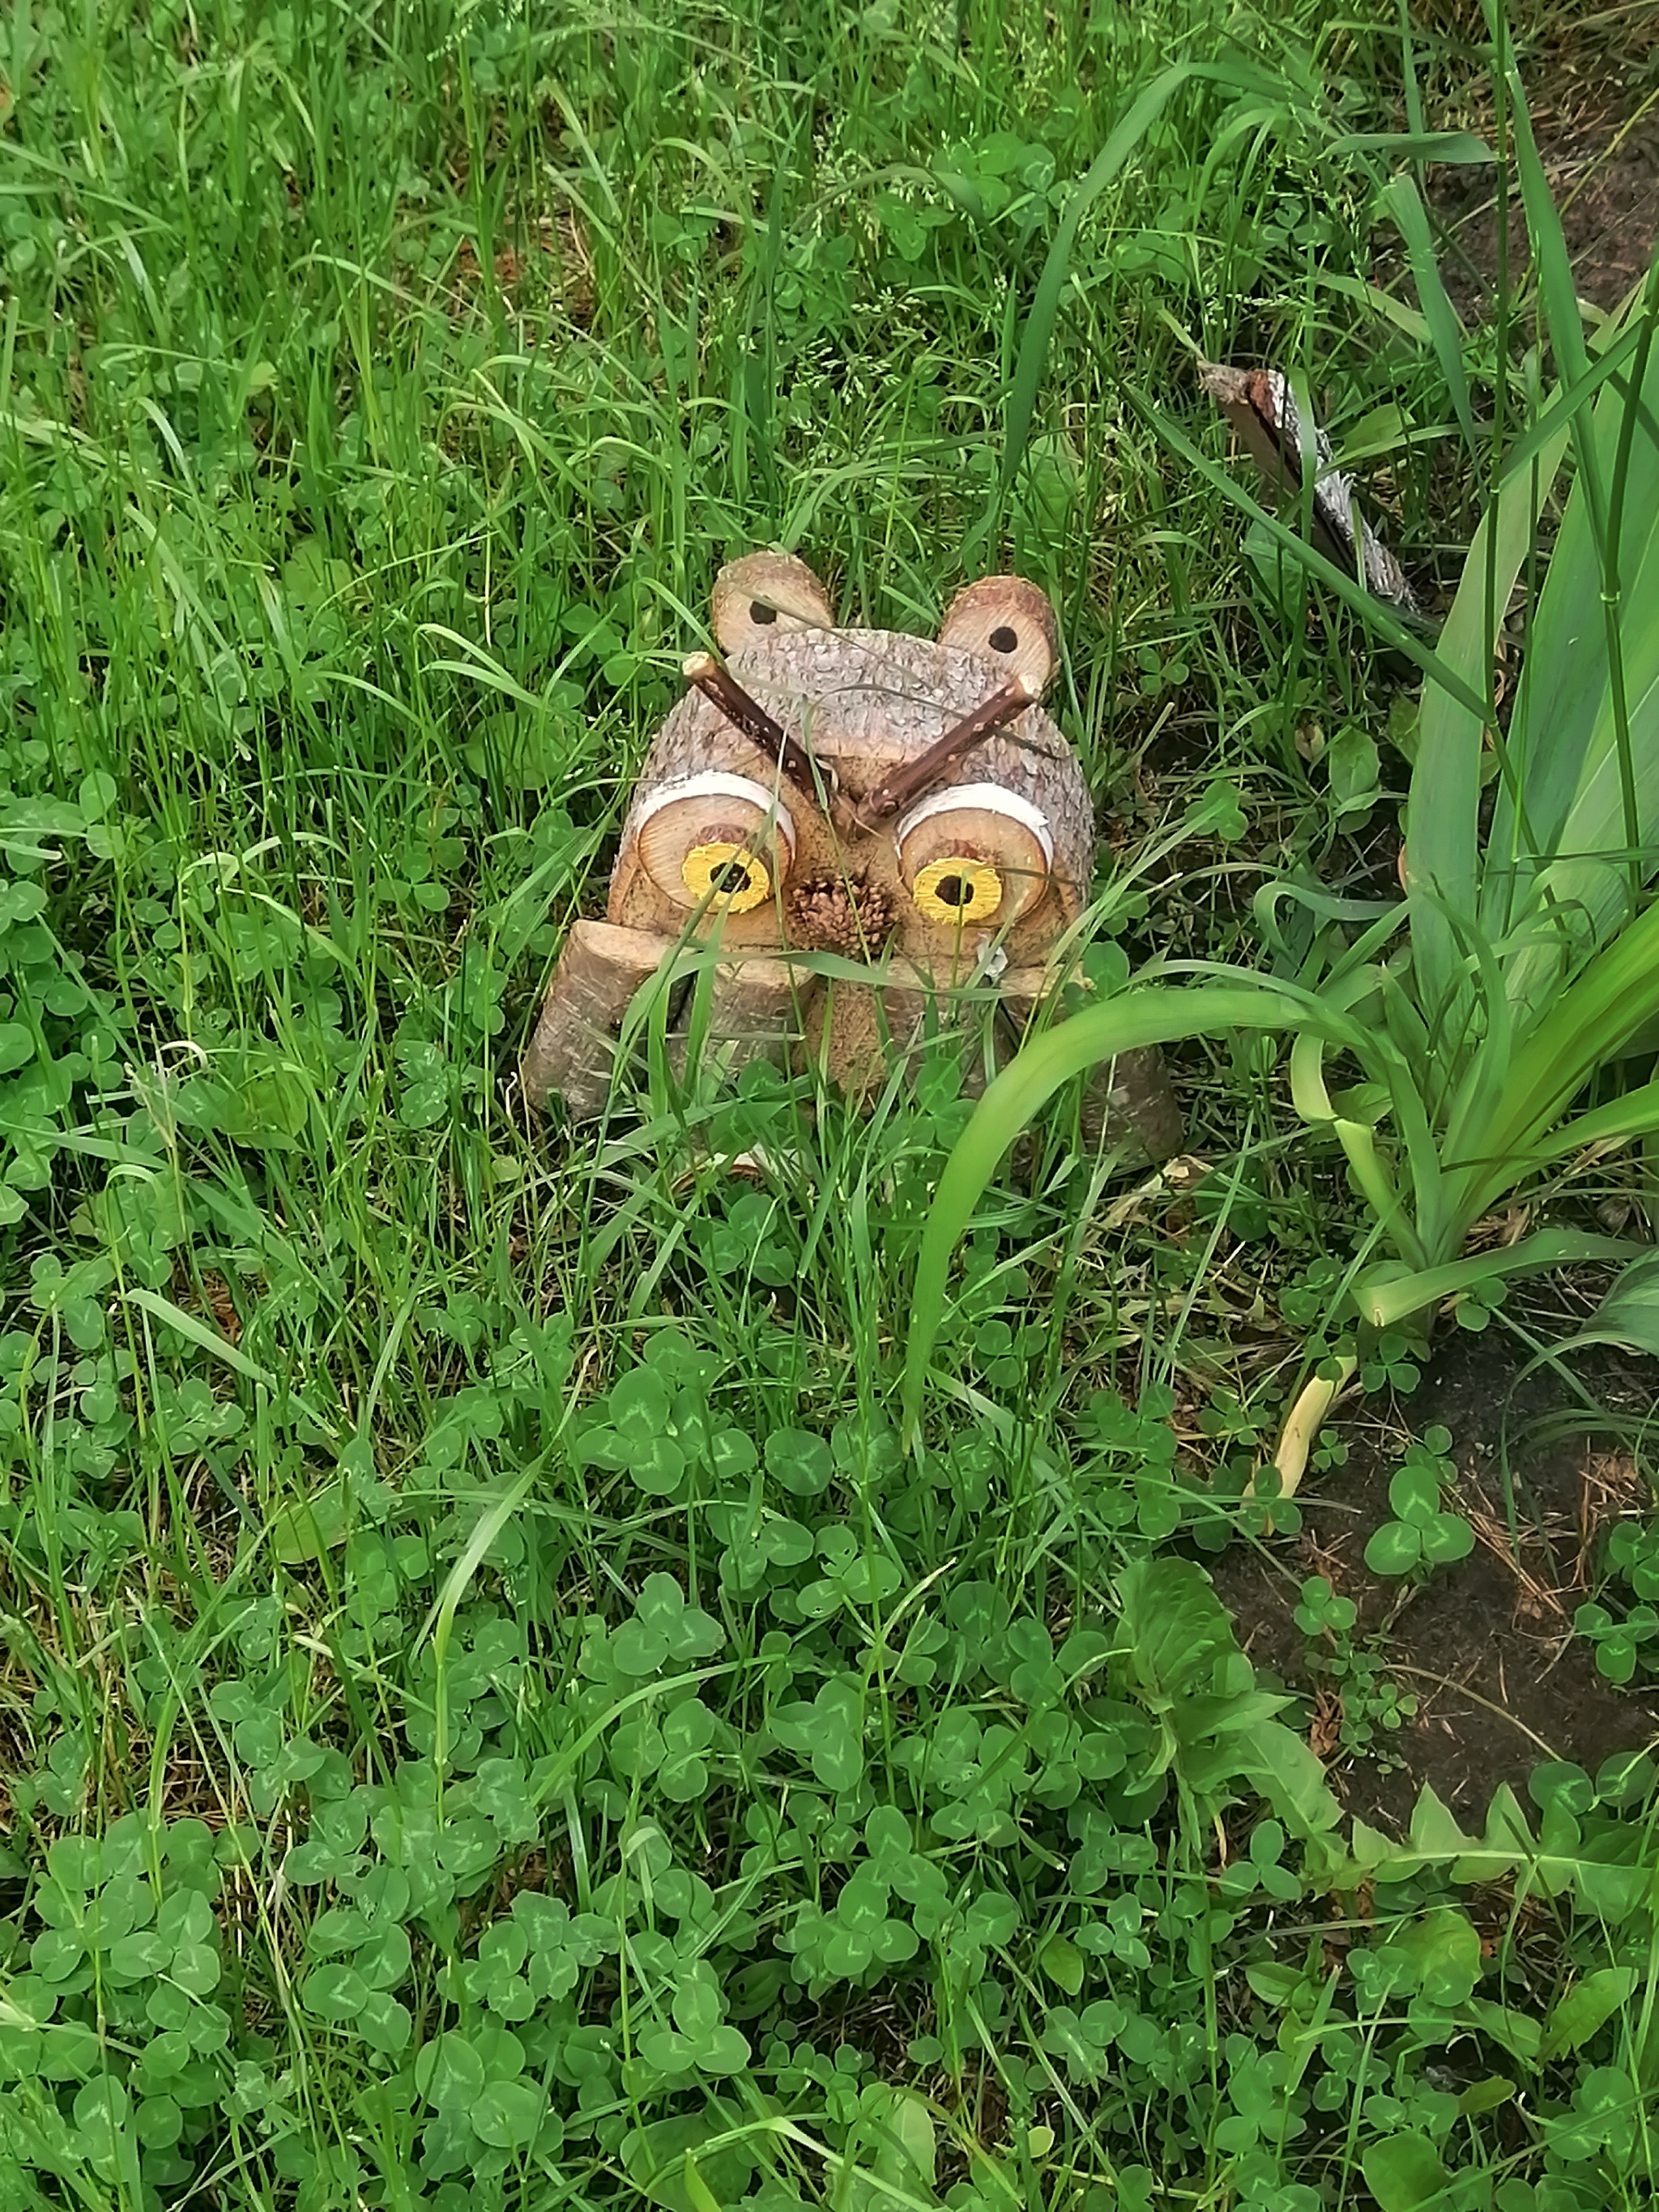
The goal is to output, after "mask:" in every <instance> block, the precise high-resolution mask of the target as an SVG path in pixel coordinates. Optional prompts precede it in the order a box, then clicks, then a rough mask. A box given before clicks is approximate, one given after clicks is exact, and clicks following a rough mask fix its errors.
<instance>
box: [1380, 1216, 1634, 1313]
mask: <svg viewBox="0 0 1659 2212" xmlns="http://www.w3.org/2000/svg"><path fill="white" fill-rule="evenodd" d="M1641 1250H1642V1247H1641V1246H1640V1245H1639V1244H1632V1243H1631V1242H1630V1241H1629V1239H1628V1238H1626V1237H1592V1236H1589V1235H1588V1234H1586V1233H1584V1232H1583V1231H1579V1230H1576V1229H1541V1230H1540V1231H1538V1233H1537V1235H1536V1236H1534V1237H1522V1239H1521V1241H1520V1243H1518V1244H1510V1245H1506V1246H1504V1248H1503V1249H1501V1250H1498V1251H1494V1252H1478V1253H1476V1254H1475V1255H1474V1257H1473V1258H1471V1259H1468V1260H1453V1261H1449V1262H1448V1264H1447V1265H1446V1266H1445V1267H1424V1268H1420V1269H1419V1270H1418V1272H1417V1273H1414V1274H1408V1275H1395V1274H1390V1275H1387V1276H1381V1275H1378V1276H1374V1277H1371V1278H1370V1279H1364V1278H1362V1279H1361V1280H1360V1281H1359V1282H1358V1284H1356V1285H1355V1286H1354V1299H1355V1303H1356V1304H1358V1308H1359V1310H1360V1312H1361V1313H1362V1314H1363V1315H1364V1318H1365V1319H1366V1320H1367V1321H1368V1322H1370V1324H1371V1327H1372V1328H1393V1327H1394V1326H1395V1324H1396V1323H1397V1322H1402V1321H1407V1320H1409V1319H1410V1317H1411V1316H1412V1315H1413V1314H1417V1313H1421V1312H1422V1310H1424V1308H1425V1306H1432V1305H1438V1304H1439V1303H1440V1301H1441V1300H1442V1299H1443V1298H1449V1297H1455V1295H1456V1293H1457V1292H1458V1291H1467V1290H1469V1289H1472V1288H1473V1286H1474V1285H1475V1284H1476V1283H1484V1282H1489V1281H1490V1280H1491V1279H1492V1277H1493V1276H1494V1275H1501V1276H1504V1277H1505V1278H1507V1277H1509V1276H1511V1275H1538V1274H1542V1273H1544V1272H1545V1271H1546V1270H1547V1269H1548V1268H1551V1267H1571V1266H1574V1265H1583V1263H1584V1262H1585V1261H1607V1260H1629V1259H1632V1258H1633V1257H1635V1256H1636V1255H1638V1254H1639V1253H1640V1252H1641Z"/></svg>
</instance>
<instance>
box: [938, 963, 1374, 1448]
mask: <svg viewBox="0 0 1659 2212" xmlns="http://www.w3.org/2000/svg"><path fill="white" fill-rule="evenodd" d="M1321 1017H1322V1018H1324V1019H1325V1020H1326V1021H1328V1023H1329V1024H1330V1025H1331V1026H1332V1028H1333V1030H1342V1031H1344V1032H1346V1024H1340V1021H1339V1018H1338V1017H1336V1016H1335V1015H1334V1014H1323V1010H1322V1009H1319V1008H1318V1007H1317V1006H1316V1004H1315V1002H1313V1001H1310V1000H1308V999H1306V998H1305V997H1304V996H1303V994H1300V993H1294V992H1291V991H1285V990H1275V989H1273V988H1271V987H1267V986H1265V985H1262V984H1259V983H1255V982H1251V981H1240V982H1239V983H1237V984H1200V985H1198V986H1197V987H1195V988H1194V989H1191V990H1168V989H1163V988H1159V987H1155V986H1154V987H1149V988H1145V989H1142V990H1139V991H1130V992H1127V993H1126V994H1124V995H1123V996H1122V997H1121V998H1118V999H1112V1000H1108V1001H1107V1002H1106V1004H1105V1005H1103V1006H1091V1007H1090V1008H1089V1009H1088V1010H1087V1011H1086V1012H1084V1013H1080V1014H1074V1015H1073V1017H1072V1018H1071V1019H1070V1020H1069V1021H1066V1022H1062V1023H1061V1024H1060V1025H1059V1026H1058V1027H1057V1028H1055V1029H1053V1030H1049V1031H1048V1034H1047V1036H1042V1037H1039V1038H1038V1039H1037V1040H1036V1042H1035V1043H1032V1044H1029V1045H1027V1046H1026V1047H1025V1048H1024V1051H1023V1052H1021V1053H1018V1054H1016V1056H1015V1057H1014V1059H1013V1060H1011V1061H1010V1062H1009V1064H1008V1066H1006V1068H1004V1070H1003V1071H1002V1073H1001V1074H1000V1075H999V1076H998V1077H997V1078H996V1079H995V1081H994V1082H993V1083H992V1084H991V1085H989V1086H988V1087H987V1090H986V1092H985V1095H984V1097H982V1098H981V1100H980V1102H979V1104H978V1105H977V1106H976V1107H975V1109H974V1115H973V1119H972V1120H971V1121H969V1124H968V1127H966V1129H964V1130H963V1133H962V1135H961V1136H960V1138H958V1139H957V1145H956V1148H955V1150H954V1151H953V1152H951V1157H950V1158H949V1159H948V1160H947V1161H946V1162H945V1171H944V1173H943V1174H942V1175H941V1176H940V1177H939V1188H938V1190H937V1191H936V1192H935V1194H934V1196H933V1206H932V1207H931V1208H930V1209H929V1212H928V1215H927V1227H926V1229H925V1230H924V1231H923V1232H922V1239H921V1252H920V1254H919V1255H918V1257H917V1261H916V1275H915V1291H914V1294H913V1296H912V1298H911V1302H910V1312H909V1316H908V1321H907V1322H906V1326H905V1347H904V1376H903V1382H902V1387H901V1391H900V1422H901V1428H902V1433H903V1434H904V1436H905V1437H907V1438H910V1437H914V1435H915V1428H916V1425H917V1422H918V1420H919V1419H920V1417H921V1395H922V1391H923V1389H924V1388H925V1386H926V1383H927V1361H928V1357H929V1355H930V1354H931V1352H932V1351H933V1346H934V1343H935V1342H936V1341H937V1339H938V1336H939V1325H940V1323H941V1322H942V1321H943V1319H944V1317H945V1304H946V1297H945V1292H946V1284H947V1279H948V1274H949V1269H950V1263H951V1253H952V1252H953V1251H954V1250H955V1249H956V1248H957V1243H958V1242H959V1241H960V1239H961V1237H962V1235H963V1231H964V1230H965V1229H966V1228H967V1226H968V1223H969V1219H970V1218H971V1217H972V1214H973V1211H974V1208H975V1206H976V1205H977V1204H978V1203H979V1200H980V1198H981V1195H982V1194H983V1192H984V1190H985V1187H986V1185H987V1183H988V1182H990V1180H991V1177H992V1176H993V1175H994V1173H995V1172H996V1166H997V1163H998V1161H999V1160H1000V1159H1001V1158H1002V1156H1003V1154H1004V1153H1005V1152H1006V1151H1007V1149H1008V1147H1009V1146H1010V1145H1012V1143H1013V1141H1014V1139H1015V1138H1016V1137H1017V1136H1018V1134H1019V1133H1020V1131H1021V1130H1022V1129H1023V1128H1024V1127H1025V1125H1026V1124H1027V1122H1028V1121H1030V1120H1031V1118H1032V1116H1033V1115H1035V1114H1036V1113H1037V1112H1039V1111H1040V1110H1041V1109H1042V1107H1043V1105H1045V1104H1046V1103H1047V1102H1048V1099H1050V1098H1051V1097H1053V1096H1054V1092H1055V1091H1058V1090H1059V1088H1060V1085H1061V1084H1062V1083H1065V1082H1066V1081H1067V1080H1068V1079H1069V1078H1070V1077H1072V1076H1073V1075H1078V1074H1080V1073H1082V1071H1083V1070H1084V1069H1085V1067H1091V1066H1094V1065H1095V1064H1096V1062H1097V1061H1100V1060H1112V1059H1115V1057H1116V1055H1117V1054H1119V1053H1122V1052H1131V1051H1133V1050H1134V1049H1135V1048H1137V1047H1138V1046H1140V1045H1148V1044H1168V1043H1170V1042H1173V1041H1174V1040H1175V1039H1176V1038H1177V1037H1190V1036H1206V1035H1214V1034H1216V1033H1218V1032H1220V1033H1224V1034H1225V1033H1226V1032H1229V1031H1231V1030H1268V1031H1272V1030H1289V1029H1299V1028H1303V1027H1304V1026H1306V1025H1308V1024H1309V1023H1310V1020H1314V1019H1318V1018H1321ZM1341 1041H1342V1042H1348V1041H1349V1040H1348V1038H1347V1036H1346V1034H1344V1035H1343V1036H1342V1037H1341Z"/></svg>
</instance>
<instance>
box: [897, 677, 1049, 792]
mask: <svg viewBox="0 0 1659 2212" xmlns="http://www.w3.org/2000/svg"><path fill="white" fill-rule="evenodd" d="M1030 703H1031V695H1030V692H1029V691H1028V690H1026V689H1025V686H1024V684H1018V683H1015V684H1003V685H1002V686H1001V687H1000V689H999V690H995V691H994V692H993V693H992V694H991V696H990V697H989V698H988V699H986V700H982V701H981V703H980V704H979V705H978V706H977V707H975V709H974V711H973V713H972V714H964V715H963V718H962V720H960V721H959V722H953V723H952V724H951V727H950V728H949V729H948V730H947V731H946V732H945V735H944V736H943V737H942V738H937V739H936V740H935V741H934V743H933V744H931V745H929V746H928V748H927V751H926V752H925V753H922V754H921V755H919V756H918V757H917V758H916V759H915V760H913V761H907V762H906V763H905V764H904V766H903V767H902V768H897V769H894V771H893V773H892V774H891V775H889V776H884V777H883V779H882V781H880V782H879V783H878V785H877V786H876V787H875V789H874V790H873V791H872V793H870V795H869V797H868V798H867V799H862V800H860V805H859V812H860V815H861V816H862V817H863V818H864V819H865V820H866V822H882V821H885V819H886V818H887V817H888V816H889V815H890V814H896V813H898V812H899V811H900V810H901V809H902V808H903V807H906V806H908V805H909V804H910V802H911V801H912V799H920V798H921V794H922V793H923V792H924V791H926V790H927V788H928V787H929V786H930V785H931V784H934V783H937V782H938V781H939V778H940V776H942V775H944V773H945V769H947V768H949V767H951V764H952V763H954V762H956V761H957V760H960V758H961V757H962V756H963V753H965V752H967V751H968V750H969V748H970V747H971V746H974V745H976V744H978V743H979V742H980V740H981V738H988V737H989V736H990V734H991V732H992V731H993V730H1000V728H1001V727H1002V726H1003V724H1004V723H1005V722H1012V720H1013V719H1014V717H1015V715H1016V714H1024V711H1025V709H1026V708H1028V707H1029V706H1030Z"/></svg>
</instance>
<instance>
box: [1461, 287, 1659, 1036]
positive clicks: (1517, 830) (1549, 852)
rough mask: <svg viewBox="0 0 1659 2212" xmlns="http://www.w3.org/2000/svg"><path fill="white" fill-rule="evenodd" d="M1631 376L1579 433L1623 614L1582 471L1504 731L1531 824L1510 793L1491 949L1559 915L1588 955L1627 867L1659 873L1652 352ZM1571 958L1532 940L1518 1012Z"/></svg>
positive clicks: (1491, 880) (1658, 582) (1658, 387)
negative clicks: (1596, 466) (1611, 549)
mask: <svg viewBox="0 0 1659 2212" xmlns="http://www.w3.org/2000/svg"><path fill="white" fill-rule="evenodd" d="M1633 335H1634V337H1636V338H1638V340H1639V338H1640V337H1641V335H1642V331H1640V330H1639V329H1638V331H1636V332H1635V333H1633ZM1638 365H1639V366H1640V368H1641V369H1642V371H1643V374H1642V381H1641V385H1640V388H1639V390H1638V389H1637V388H1635V387H1634V386H1632V385H1630V384H1627V383H1626V382H1624V381H1623V380H1620V382H1619V383H1617V384H1614V385H1613V386H1610V387H1609V388H1608V389H1607V390H1605V391H1604V392H1602V393H1601V396H1600V398H1599V399H1598V400H1597V403H1596V404H1595V410H1594V421H1593V422H1592V423H1591V424H1590V425H1589V426H1588V428H1587V431H1586V440H1587V443H1588V445H1589V447H1590V449H1591V450H1593V451H1594V452H1595V453H1596V455H1597V457H1598V460H1599V462H1600V463H1601V465H1603V466H1604V467H1605V469H1606V470H1607V472H1608V474H1610V475H1613V476H1615V477H1616V480H1617V481H1618V483H1620V486H1621V491H1620V498H1619V500H1618V501H1617V502H1616V504H1617V508H1618V522H1619V538H1620V543H1619V546H1618V549H1617V556H1616V560H1615V561H1614V562H1613V570H1614V572H1615V573H1616V574H1617V575H1618V577H1619V580H1620V600H1619V604H1618V605H1617V607H1616V608H1613V609H1612V610H1611V612H1612V614H1613V617H1614V619H1615V623H1616V644H1617V650H1618V657H1619V659H1618V670H1617V674H1618V678H1619V682H1618V684H1617V686H1615V684H1614V682H1613V677H1614V672H1615V671H1614V667H1613V644H1612V642H1610V637H1609V630H1608V625H1607V619H1606V617H1607V614H1608V612H1609V610H1608V609H1607V608H1605V607H1604V605H1603V604H1602V592H1603V585H1604V575H1605V573H1606V572H1605V568H1604V562H1603V550H1604V549H1603V548H1602V547H1601V543H1600V540H1599V537H1598V525H1597V520H1596V516H1595V510H1594V507H1593V504H1592V502H1591V500H1590V498H1589V493H1588V489H1587V480H1586V479H1585V477H1583V473H1582V471H1581V474H1580V477H1579V479H1578V481H1577V483H1575V485H1574V488H1573V491H1572V495H1571V498H1570V499H1569V500H1568V502H1567V508H1566V513H1565V515H1564V517H1563V520H1562V525H1561V529H1560V532H1559V536H1558V538H1557V540H1556V543H1555V547H1554V550H1553V553H1552V555H1551V559H1550V567H1549V574H1548V575H1547V579H1546V580H1545V584H1544V588H1543V590H1542V592H1541V594H1540V597H1539V603H1538V606H1537V609H1536V611H1535V613H1534V617H1533V621H1532V624H1531V628H1530V632H1529V635H1528V647H1527V658H1526V661H1525V663H1524V665H1523V667H1522V677H1521V683H1520V685H1519V688H1518V690H1517V692H1516V703H1515V714H1514V717H1513V720H1512V722H1511V726H1510V758H1511V760H1512V762H1513V763H1514V765H1515V770H1516V777H1517V780H1518V781H1519V783H1520V786H1521V787H1522V789H1523V790H1524V792H1525V794H1526V805H1527V815H1526V821H1525V823H1521V822H1520V821H1519V820H1518V818H1517V815H1516V808H1515V805H1514V804H1513V799H1512V795H1511V794H1510V793H1509V792H1508V791H1505V792H1503V793H1500V794H1499V797H1498V805H1497V807H1496V809H1495V811H1494V814H1493V819H1492V836H1491V841H1490V845H1489V853H1490V856H1491V857H1490V859H1489V862H1488V868H1487V877H1488V881H1487V890H1486V901H1485V916H1486V927H1487V928H1488V929H1489V931H1491V932H1492V934H1493V935H1494V936H1503V935H1504V934H1505V933H1509V932H1510V931H1513V930H1515V929H1516V927H1519V926H1521V925H1522V922H1523V921H1526V920H1528V918H1529V917H1532V916H1535V915H1542V914H1544V913H1546V912H1548V911H1554V912H1556V913H1559V915H1561V916H1562V917H1563V919H1564V921H1565V922H1566V923H1567V924H1568V925H1570V927H1571V928H1572V929H1573V930H1575V931H1576V932H1577V933H1579V934H1580V936H1581V938H1587V939H1589V941H1590V942H1592V943H1594V942H1595V941H1596V940H1597V939H1601V938H1603V937H1605V936H1606V935H1607V933H1608V932H1609V930H1611V929H1612V928H1613V927H1617V925H1618V923H1619V921H1620V920H1621V919H1622V917H1623V915H1625V914H1626V912H1627V911H1628V907H1629V891H1630V883H1631V878H1632V866H1631V863H1632V859H1633V858H1635V859H1637V860H1638V868H1637V871H1636V872H1637V873H1638V875H1639V876H1642V877H1648V876H1651V875H1652V874H1653V872H1654V871H1655V867H1656V866H1659V849H1649V850H1644V845H1645V846H1646V847H1649V848H1652V847H1653V846H1654V843H1655V838H1656V830H1659V348H1655V349H1650V350H1649V351H1648V353H1647V355H1646V358H1645V360H1643V358H1642V355H1641V351H1640V349H1639V346H1638ZM1632 813H1633V816H1634V821H1635V826H1636V831H1637V849H1636V852H1635V854H1632V840H1631V836H1630V827H1631V820H1632ZM1564 953H1565V943H1564V940H1563V939H1562V938H1561V937H1559V936H1553V935H1549V934H1545V933H1538V932H1536V931H1534V936H1533V940H1532V942H1531V943H1530V945H1528V947H1527V948H1526V950H1525V952H1524V954H1523V956H1522V957H1521V958H1520V959H1518V960H1516V961H1515V962H1513V963H1511V976H1510V995H1511V997H1512V998H1513V999H1514V1000H1516V1003H1517V1005H1520V1006H1528V1007H1530V1006H1541V1005H1543V1004H1544V1003H1546V1002H1547V1000H1548V998H1549V997H1550V995H1551V994H1552V993H1553V990H1554V989H1555V987H1556V984H1557V981H1558V979H1559V974H1560V970H1561V965H1562V961H1563V957H1564Z"/></svg>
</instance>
